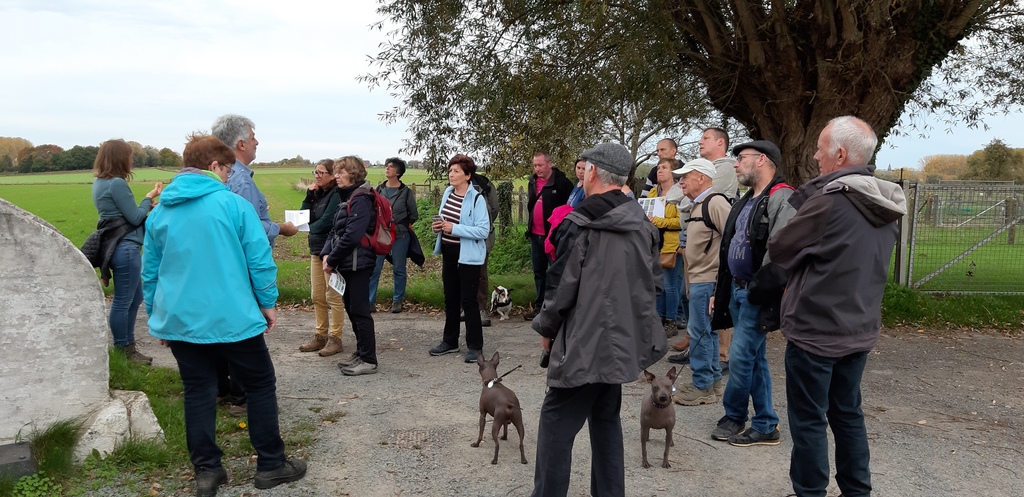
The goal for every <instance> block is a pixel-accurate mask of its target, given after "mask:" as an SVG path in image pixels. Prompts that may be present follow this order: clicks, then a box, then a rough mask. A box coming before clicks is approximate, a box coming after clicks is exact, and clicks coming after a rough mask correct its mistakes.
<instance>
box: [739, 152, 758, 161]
mask: <svg viewBox="0 0 1024 497" xmlns="http://www.w3.org/2000/svg"><path fill="white" fill-rule="evenodd" d="M762 155H764V154H739V155H737V156H736V162H739V161H741V160H743V158H744V157H760V156H762Z"/></svg>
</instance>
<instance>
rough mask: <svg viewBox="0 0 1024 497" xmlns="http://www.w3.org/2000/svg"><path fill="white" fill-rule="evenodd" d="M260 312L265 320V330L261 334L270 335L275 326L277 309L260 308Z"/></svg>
mask: <svg viewBox="0 0 1024 497" xmlns="http://www.w3.org/2000/svg"><path fill="white" fill-rule="evenodd" d="M260 312H262V313H263V317H265V318H267V330H266V331H264V332H263V333H270V332H271V331H273V330H274V327H275V326H277V309H276V308H274V307H271V308H270V309H264V308H262V307H261V308H260Z"/></svg>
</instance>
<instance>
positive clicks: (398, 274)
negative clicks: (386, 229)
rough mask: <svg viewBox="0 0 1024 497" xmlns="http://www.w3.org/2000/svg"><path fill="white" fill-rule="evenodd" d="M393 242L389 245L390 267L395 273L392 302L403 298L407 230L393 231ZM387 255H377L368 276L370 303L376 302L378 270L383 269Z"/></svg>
mask: <svg viewBox="0 0 1024 497" xmlns="http://www.w3.org/2000/svg"><path fill="white" fill-rule="evenodd" d="M395 233H396V234H395V244H394V245H393V246H392V247H391V267H392V269H393V270H394V275H395V292H394V293H393V294H392V295H391V301H392V302H401V301H402V300H404V299H405V282H406V281H407V280H408V277H407V276H406V273H405V263H406V262H407V261H408V260H409V259H408V258H407V256H408V254H409V240H411V239H412V237H411V236H409V232H408V231H405V230H404V228H397V231H396V232H395ZM385 257H387V256H383V255H378V256H377V265H376V266H375V267H374V268H373V275H371V276H370V304H376V303H377V283H378V282H380V272H381V271H382V270H383V269H384V258H385Z"/></svg>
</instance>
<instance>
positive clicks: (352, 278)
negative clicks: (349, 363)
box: [340, 267, 377, 364]
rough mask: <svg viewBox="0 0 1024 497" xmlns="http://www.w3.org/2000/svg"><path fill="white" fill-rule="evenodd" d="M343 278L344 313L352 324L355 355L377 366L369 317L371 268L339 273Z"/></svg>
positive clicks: (374, 341) (371, 324) (374, 337)
mask: <svg viewBox="0 0 1024 497" xmlns="http://www.w3.org/2000/svg"><path fill="white" fill-rule="evenodd" d="M340 273H341V276H342V277H344V278H345V295H342V300H343V301H344V302H345V311H346V313H348V321H349V322H350V323H352V332H353V333H355V335H356V353H357V354H359V358H360V359H362V360H363V362H365V363H367V364H377V336H376V335H375V334H374V329H373V316H371V315H370V306H371V304H370V276H372V275H373V268H372V267H368V268H366V269H360V270H357V271H341V272H340Z"/></svg>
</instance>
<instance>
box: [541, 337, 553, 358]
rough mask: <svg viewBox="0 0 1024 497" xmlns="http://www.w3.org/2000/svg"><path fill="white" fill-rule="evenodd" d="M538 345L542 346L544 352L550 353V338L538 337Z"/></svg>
mask: <svg viewBox="0 0 1024 497" xmlns="http://www.w3.org/2000/svg"><path fill="white" fill-rule="evenodd" d="M540 346H541V347H544V352H547V353H549V354H550V353H551V339H550V338H548V337H541V338H540Z"/></svg>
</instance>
